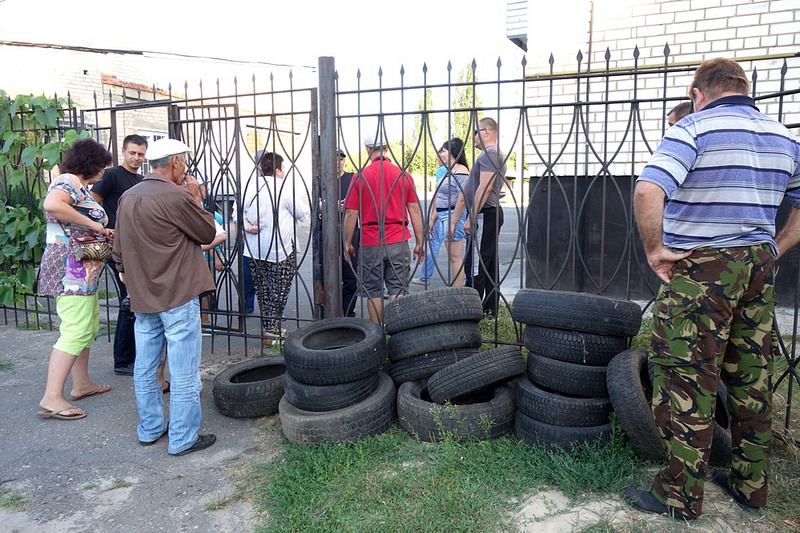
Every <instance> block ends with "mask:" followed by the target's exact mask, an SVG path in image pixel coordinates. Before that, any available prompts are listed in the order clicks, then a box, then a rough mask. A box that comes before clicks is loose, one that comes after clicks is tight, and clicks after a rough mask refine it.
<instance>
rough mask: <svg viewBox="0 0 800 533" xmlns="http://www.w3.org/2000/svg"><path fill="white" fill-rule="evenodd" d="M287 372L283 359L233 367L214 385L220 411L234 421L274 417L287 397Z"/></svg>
mask: <svg viewBox="0 0 800 533" xmlns="http://www.w3.org/2000/svg"><path fill="white" fill-rule="evenodd" d="M285 372H286V363H285V362H284V359H283V357H262V358H259V359H253V360H251V361H243V362H241V363H236V364H233V365H231V366H229V367H228V368H226V369H225V370H223V371H222V372H220V373H219V374H217V375H216V376H214V380H213V381H212V382H211V390H212V393H213V395H214V404H215V405H216V406H217V411H219V412H220V413H221V414H223V415H225V416H231V417H234V418H248V417H254V416H270V415H274V414H275V413H277V412H278V402H279V401H280V399H281V396H283V378H284V373H285Z"/></svg>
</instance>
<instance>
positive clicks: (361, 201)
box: [344, 137, 425, 324]
mask: <svg viewBox="0 0 800 533" xmlns="http://www.w3.org/2000/svg"><path fill="white" fill-rule="evenodd" d="M364 146H365V147H366V150H367V154H368V157H369V160H370V164H369V165H367V166H366V167H365V168H364V170H363V171H361V172H359V173H358V174H356V175H355V176H354V177H353V180H352V183H351V189H350V195H349V196H348V198H347V203H346V205H345V208H346V212H345V217H344V244H345V246H346V250H347V255H348V256H354V255H355V248H354V247H353V243H352V240H353V231H354V230H355V227H356V222H357V221H358V217H359V215H360V216H361V255H360V257H359V260H358V266H359V276H360V278H361V281H362V283H363V286H364V291H365V292H366V294H367V298H368V299H369V303H368V305H367V309H368V311H369V318H370V320H372V321H373V322H375V323H377V324H380V323H381V322H382V321H383V288H384V285H385V286H386V290H387V292H388V293H389V300H394V299H395V298H397V297H398V296H399V295H400V294H402V293H404V292H406V291H407V289H408V282H409V280H410V278H409V274H410V271H411V269H410V267H411V252H410V250H409V248H408V240H409V239H410V238H411V233H410V232H409V231H408V224H409V222H410V223H411V227H412V229H413V230H414V240H415V246H414V254H413V258H414V259H417V257H419V255H420V253H421V252H422V245H423V243H424V242H425V241H424V237H423V235H422V213H421V211H420V208H419V201H418V200H417V188H416V186H415V185H414V180H413V179H412V178H411V176H409V175H408V174H406V173H405V172H403V171H402V170H400V168H398V167H397V165H395V164H394V163H392V162H391V161H389V159H387V158H386V152H387V150H388V146H387V144H386V143H385V142H384V141H382V140H379V141H377V142H376V141H375V140H374V139H373V138H372V137H367V138H366V139H365V140H364Z"/></svg>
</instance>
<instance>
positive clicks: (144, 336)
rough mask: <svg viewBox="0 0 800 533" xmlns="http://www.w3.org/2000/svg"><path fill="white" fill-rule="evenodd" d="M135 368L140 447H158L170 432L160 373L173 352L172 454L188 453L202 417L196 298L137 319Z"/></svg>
mask: <svg viewBox="0 0 800 533" xmlns="http://www.w3.org/2000/svg"><path fill="white" fill-rule="evenodd" d="M134 329H135V333H136V362H135V363H134V367H133V387H134V390H135V392H136V407H137V409H138V410H139V420H140V422H139V426H138V427H137V428H136V431H137V432H138V434H139V440H141V441H146V442H150V441H154V440H156V439H157V438H158V437H159V436H160V435H161V434H162V433H163V432H164V428H166V426H167V421H166V419H165V416H164V395H163V394H162V392H161V384H160V383H159V382H158V376H157V375H156V371H157V370H158V366H159V365H160V364H161V362H162V361H163V360H164V348H165V347H166V348H167V350H168V352H169V358H168V364H169V374H170V398H169V446H168V447H167V451H168V452H169V453H178V452H182V451H183V450H185V449H187V448H189V447H190V446H191V445H192V444H194V442H195V441H196V440H197V430H199V429H200V422H201V420H202V418H203V413H202V412H201V410H200V390H201V389H202V388H203V384H202V382H201V381H200V355H201V352H202V342H203V339H202V334H201V331H200V300H199V298H192V299H191V300H189V301H188V302H186V303H185V304H183V305H179V306H178V307H175V308H174V309H168V310H166V311H161V312H160V313H136V322H135V327H134Z"/></svg>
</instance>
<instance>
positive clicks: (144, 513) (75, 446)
mask: <svg viewBox="0 0 800 533" xmlns="http://www.w3.org/2000/svg"><path fill="white" fill-rule="evenodd" d="M57 336H58V333H57V332H44V331H23V330H20V329H17V328H15V327H13V326H1V325H0V346H2V349H0V405H2V406H3V416H2V418H0V494H2V491H12V493H13V494H18V495H21V496H22V497H23V498H25V499H26V500H27V501H28V503H27V505H26V506H25V510H24V511H23V512H16V513H15V512H11V513H9V512H7V511H4V510H1V509H0V531H17V532H20V533H34V532H36V533H38V532H48V533H62V532H84V531H86V532H89V531H91V532H106V531H109V532H111V531H115V532H119V531H135V532H137V533H149V532H156V531H170V532H175V531H221V532H228V531H230V532H233V531H236V532H247V531H252V530H253V525H252V524H251V521H250V520H251V517H252V516H253V514H252V509H251V508H250V506H249V504H246V503H238V502H233V503H229V504H225V503H224V502H225V501H226V500H227V499H228V498H230V497H231V496H232V495H233V494H234V493H235V487H234V484H233V481H232V480H233V479H234V478H235V477H236V476H237V475H241V474H243V473H245V472H246V469H247V467H248V465H250V464H252V463H253V462H254V461H256V460H258V461H263V460H268V459H269V458H270V457H271V456H273V455H274V453H275V449H276V446H275V445H276V443H279V442H280V441H281V436H280V430H279V429H277V427H276V426H275V425H276V423H277V416H275V417H269V418H263V419H256V420H255V421H251V420H249V419H234V418H227V417H224V416H222V415H220V414H219V413H217V411H216V409H215V407H214V402H213V396H212V393H211V379H212V376H214V375H216V373H217V372H218V371H219V369H221V368H223V367H224V365H225V364H226V363H228V362H230V361H231V360H239V359H242V355H241V354H242V352H243V350H242V349H241V347H237V346H236V345H234V346H233V347H232V353H233V354H235V355H233V356H231V357H228V356H227V355H225V354H223V353H222V352H221V351H219V350H217V351H216V353H212V352H211V350H210V339H209V338H206V339H205V340H204V354H203V363H202V375H203V384H204V389H203V392H202V393H201V401H202V407H203V425H202V428H201V432H203V433H206V432H212V433H215V434H216V435H217V442H216V444H214V446H212V447H211V448H209V449H208V450H204V451H202V452H196V453H193V454H190V455H186V456H183V457H173V456H170V455H168V454H167V443H166V440H162V441H159V442H158V443H157V444H155V445H153V446H149V447H144V446H140V445H139V444H138V440H137V436H136V424H137V423H138V416H137V413H136V407H135V401H134V395H133V381H132V378H130V377H122V376H117V375H115V374H114V373H113V371H112V364H113V362H112V355H111V354H112V347H111V344H110V343H109V342H107V341H106V340H105V339H102V338H101V339H98V340H97V341H96V342H95V344H94V345H93V346H92V349H91V356H90V365H89V367H90V374H91V376H92V378H93V379H94V380H95V381H96V382H97V383H102V384H107V385H110V386H111V387H112V390H111V391H110V392H108V393H106V394H103V395H101V396H95V397H90V398H87V399H84V400H81V401H80V402H77V404H78V405H80V406H81V407H82V408H84V409H85V410H86V411H87V413H88V416H87V417H86V418H84V419H82V420H72V421H62V420H45V419H41V418H38V417H36V411H37V410H38V402H39V400H40V399H41V396H42V394H43V392H44V385H45V380H46V376H47V363H48V359H49V355H50V350H51V347H52V344H53V343H54V342H55V340H56V338H57ZM69 387H70V385H69V381H68V382H67V392H68V391H69ZM265 428H266V429H265ZM214 504H222V505H221V508H220V509H219V510H208V508H209V506H214Z"/></svg>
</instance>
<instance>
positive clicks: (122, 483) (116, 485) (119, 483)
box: [108, 478, 133, 490]
mask: <svg viewBox="0 0 800 533" xmlns="http://www.w3.org/2000/svg"><path fill="white" fill-rule="evenodd" d="M132 486H133V483H131V482H130V481H126V480H124V479H122V478H116V479H114V482H113V483H112V484H111V486H110V487H109V488H108V490H114V489H125V488H128V487H132Z"/></svg>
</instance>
